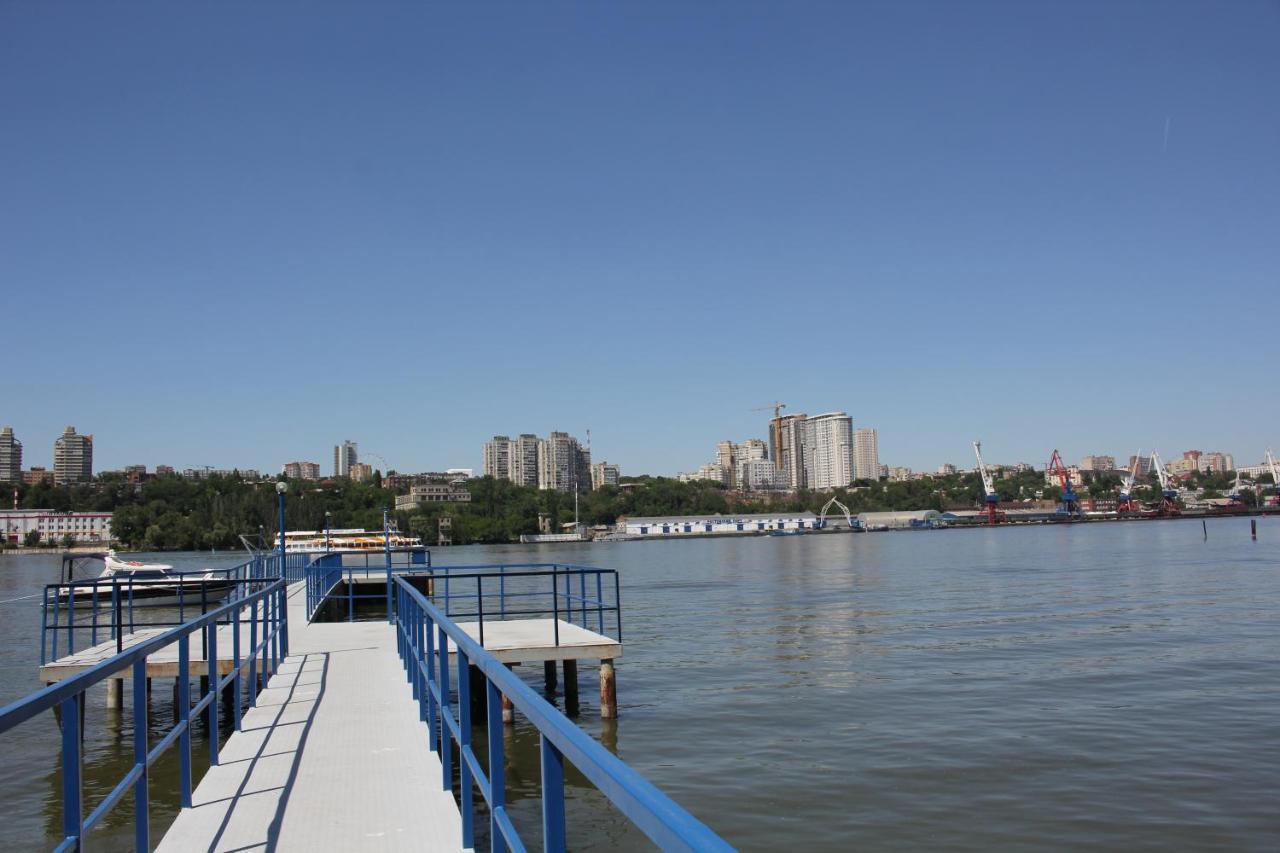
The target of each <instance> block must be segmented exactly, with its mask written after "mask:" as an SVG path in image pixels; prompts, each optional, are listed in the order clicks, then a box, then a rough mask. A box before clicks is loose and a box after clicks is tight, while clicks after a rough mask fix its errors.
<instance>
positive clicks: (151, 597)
mask: <svg viewBox="0 0 1280 853" xmlns="http://www.w3.org/2000/svg"><path fill="white" fill-rule="evenodd" d="M68 557H70V559H69V558H68ZM68 557H64V558H63V560H62V565H63V578H62V585H61V586H59V587H58V592H57V599H58V602H59V603H61V604H69V603H71V601H72V590H73V589H74V590H75V596H74V600H75V606H76V607H93V606H94V605H95V595H94V590H95V588H96V590H97V595H96V604H97V606H103V605H106V604H109V603H110V602H111V595H112V589H113V588H115V589H118V590H119V596H120V598H121V601H122V602H126V603H127V602H132V604H133V606H134V607H161V606H170V605H176V604H178V603H180V602H181V603H183V604H185V605H188V606H190V605H193V604H199V603H200V602H201V601H204V602H205V603H210V602H216V601H221V600H222V599H224V598H226V597H227V594H228V593H230V592H231V589H232V587H234V586H235V584H234V583H233V582H232V581H231V580H230V579H228V578H227V577H226V575H225V574H219V573H217V572H213V571H204V572H178V571H174V568H173V566H171V565H168V564H167V563H143V562H139V561H138V560H121V559H120V558H119V557H117V556H116V554H115V552H114V551H108V552H107V553H105V554H95V555H93V557H94V558H96V559H101V560H102V562H103V568H102V574H100V575H98V577H97V578H94V579H93V580H94V581H95V583H92V584H90V583H84V582H78V583H75V584H74V586H68V585H67V584H69V583H71V582H72V581H73V580H74V579H73V578H72V577H71V575H72V571H73V569H74V567H75V565H76V563H77V562H78V559H77V558H76V557H74V556H71V555H68Z"/></svg>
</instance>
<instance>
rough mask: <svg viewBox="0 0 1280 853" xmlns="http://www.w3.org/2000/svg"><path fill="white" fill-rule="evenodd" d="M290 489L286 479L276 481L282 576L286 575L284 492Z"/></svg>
mask: <svg viewBox="0 0 1280 853" xmlns="http://www.w3.org/2000/svg"><path fill="white" fill-rule="evenodd" d="M287 491H289V484H288V483H286V482H285V481H284V480H280V481H279V482H278V483H276V495H277V497H278V498H279V502H280V511H279V514H280V541H279V542H278V543H277V545H278V546H279V548H280V577H284V493H285V492H287Z"/></svg>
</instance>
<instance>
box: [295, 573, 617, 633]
mask: <svg viewBox="0 0 1280 853" xmlns="http://www.w3.org/2000/svg"><path fill="white" fill-rule="evenodd" d="M399 568H401V567H393V568H392V569H390V570H388V569H387V568H386V567H385V566H384V567H380V568H373V567H370V568H368V569H362V568H360V567H358V566H355V567H353V566H350V565H344V564H343V563H342V560H341V557H340V555H337V554H334V555H325V556H322V557H320V558H319V559H317V560H315V561H314V562H313V563H312V565H311V566H309V567H308V569H307V614H308V619H311V620H314V619H315V618H316V617H317V615H318V614H319V611H320V608H321V606H322V605H323V604H324V603H325V602H326V601H327V600H329V599H330V598H334V599H336V600H345V601H346V612H347V619H348V621H350V620H352V619H354V618H355V609H356V606H357V604H358V603H359V602H360V601H375V600H381V599H383V598H384V597H385V595H384V593H383V592H382V591H379V592H375V593H369V592H356V589H357V584H356V580H357V579H367V578H372V577H376V578H377V579H378V580H380V581H385V583H386V584H388V585H389V584H390V581H391V578H392V577H393V576H396V577H407V578H411V579H414V580H418V579H421V578H429V579H430V583H429V585H428V589H429V592H427V593H426V595H427V598H428V599H430V600H431V602H432V603H433V604H436V605H437V606H442V607H443V609H444V614H445V615H446V616H449V617H451V618H454V619H460V618H471V619H476V620H477V621H478V623H479V632H480V643H481V644H482V645H483V644H484V626H485V621H486V620H488V621H490V622H492V621H493V620H495V619H500V620H505V619H521V618H531V617H538V616H543V617H546V616H549V617H551V619H552V634H553V637H554V641H555V645H557V646H558V645H560V623H561V621H564V622H568V623H570V624H576V625H580V626H582V627H583V628H587V629H589V630H592V631H596V632H598V633H600V634H612V636H614V638H616V639H617V640H619V641H621V640H622V593H621V588H620V584H619V580H618V572H617V571H616V570H615V569H602V568H597V567H595V566H580V565H566V564H559V563H488V564H476V565H458V566H432V567H429V568H421V567H414V566H409V567H408V570H407V571H398V570H397V569H399ZM340 584H341V585H343V586H344V587H345V589H344V590H343V591H342V592H341V593H339V594H337V595H334V591H335V589H337V587H338V586H339V585H340ZM387 604H388V610H390V609H391V605H392V604H393V602H391V601H390V600H388V601H387Z"/></svg>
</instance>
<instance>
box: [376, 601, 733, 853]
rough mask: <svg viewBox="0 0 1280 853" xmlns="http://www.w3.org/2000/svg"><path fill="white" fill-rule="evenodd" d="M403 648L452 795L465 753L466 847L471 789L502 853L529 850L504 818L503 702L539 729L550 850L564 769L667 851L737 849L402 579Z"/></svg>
mask: <svg viewBox="0 0 1280 853" xmlns="http://www.w3.org/2000/svg"><path fill="white" fill-rule="evenodd" d="M395 582H396V590H397V599H398V604H399V605H400V606H399V607H398V608H397V616H396V621H397V640H398V642H397V645H398V647H399V651H400V655H401V658H402V660H403V662H404V666H405V670H406V673H407V675H408V677H409V681H410V683H411V684H412V685H413V695H414V698H415V699H417V700H418V702H419V704H420V716H421V717H422V718H423V719H425V720H426V721H427V728H428V736H427V739H428V744H429V746H430V747H431V749H432V751H433V752H436V753H437V754H438V755H439V756H440V762H441V769H442V777H441V779H442V787H443V788H444V789H445V790H450V791H452V788H453V770H452V747H451V746H450V745H449V741H448V740H447V739H446V738H448V739H452V741H453V742H454V743H456V744H457V745H458V755H459V768H458V769H459V776H460V781H461V788H462V791H461V795H462V832H463V838H462V845H463V847H468V848H469V847H473V846H474V842H475V839H474V818H475V815H474V813H473V809H472V796H473V795H472V790H471V788H472V785H473V783H474V785H475V787H476V788H478V789H479V790H480V794H481V796H482V797H483V798H484V800H485V802H486V803H487V804H488V806H489V814H490V832H491V838H492V844H493V848H494V849H495V850H505V849H507V848H508V847H510V848H511V849H516V850H522V849H524V844H523V842H522V841H521V840H520V838H519V835H518V833H517V832H516V830H515V826H514V825H513V824H512V823H511V820H510V817H509V815H508V813H507V810H506V793H505V769H504V763H503V762H504V757H503V753H504V744H503V740H504V739H503V735H502V731H503V730H502V726H503V722H502V707H501V705H502V702H501V699H502V697H504V696H505V697H506V699H508V700H509V701H510V703H511V704H512V705H513V706H514V707H515V708H516V709H518V710H519V711H520V712H521V713H522V714H524V716H525V718H526V719H527V720H528V721H529V722H530V723H531V724H532V725H533V726H534V727H535V728H536V729H537V730H538V734H539V739H540V742H541V751H540V754H541V758H542V826H543V846H544V848H545V849H547V850H563V849H565V811H564V761H565V759H568V761H569V762H570V763H571V764H572V765H573V766H574V767H576V768H577V769H578V771H579V772H581V773H582V775H583V776H585V777H586V778H587V779H588V780H589V781H590V782H591V783H592V784H593V785H595V786H596V788H597V789H598V790H599V791H600V792H601V793H602V794H604V795H605V797H607V798H608V799H609V800H610V801H611V802H612V803H613V804H614V806H615V807H617V809H618V810H619V811H620V812H622V814H623V815H624V816H625V817H626V818H627V819H628V820H630V821H631V822H632V823H634V824H635V825H636V826H637V827H639V829H640V830H641V831H642V832H644V833H645V835H647V836H648V837H649V838H650V839H651V840H652V841H653V842H654V843H656V844H657V845H658V846H659V847H661V848H662V849H664V850H731V849H732V848H731V847H730V846H729V845H728V844H727V843H726V842H725V841H724V840H723V839H722V838H720V836H718V835H716V834H715V833H714V832H713V831H712V830H711V829H710V828H709V827H707V826H706V824H704V823H702V822H701V821H699V820H698V819H697V818H695V817H694V816H693V815H692V814H690V813H689V812H688V811H686V810H685V809H684V808H682V807H681V806H680V805H679V804H678V803H676V802H675V801H674V800H672V799H671V798H670V797H668V796H667V795H666V794H664V793H663V792H662V791H661V790H659V789H658V788H657V787H656V786H655V785H654V784H653V783H652V782H650V781H649V780H647V779H645V778H644V777H643V776H642V775H640V774H639V773H638V772H636V771H635V770H633V769H632V768H631V767H629V766H627V765H626V764H625V763H624V762H623V761H622V760H621V759H619V758H618V757H617V756H615V755H613V754H612V753H611V752H609V751H608V750H606V749H605V748H604V747H603V746H601V745H600V744H599V743H598V742H597V741H595V740H594V739H592V738H591V737H590V736H589V735H588V734H587V733H586V732H584V731H583V730H582V729H580V728H578V726H576V725H575V724H574V723H573V722H571V721H570V720H569V719H568V718H567V717H565V716H564V715H563V714H561V713H560V712H559V711H558V710H557V709H556V708H555V707H553V706H552V705H551V704H550V703H549V702H547V700H546V699H543V698H542V697H541V696H539V695H538V694H537V693H536V692H535V691H534V690H533V688H531V687H529V686H528V685H527V684H525V683H524V682H523V681H522V680H521V679H520V678H519V677H518V676H516V675H515V674H514V673H513V672H512V671H511V670H509V669H508V668H507V666H506V665H505V664H503V663H502V662H500V661H499V660H498V659H497V658H496V657H494V656H493V655H492V654H490V653H489V652H488V651H487V650H486V649H485V648H484V647H483V646H482V645H480V643H478V642H476V641H475V640H473V639H472V638H471V637H470V636H469V635H468V634H467V633H466V632H465V631H463V630H462V629H461V628H460V627H458V625H457V623H455V622H453V621H452V620H451V619H449V618H448V617H447V616H446V615H445V614H444V613H442V612H441V611H440V610H439V609H438V608H437V607H436V606H435V605H433V604H432V603H431V602H430V601H428V600H427V598H426V596H424V595H423V594H422V593H421V592H419V591H418V590H416V589H414V588H413V586H412V585H411V584H409V583H408V581H407V580H406V579H405V578H402V577H397V578H396V579H395ZM450 644H452V645H453V647H454V651H455V653H456V656H457V657H456V678H457V685H456V687H457V697H458V698H457V703H458V715H457V717H455V716H454V714H453V710H452V705H451V698H450V681H451V676H450V665H449V645H450ZM471 666H474V667H475V668H476V669H477V670H478V671H479V672H480V673H481V674H482V675H483V676H484V678H485V682H486V694H487V700H488V702H487V717H488V719H487V731H488V753H489V761H488V765H489V766H488V772H487V774H486V771H485V768H484V767H482V766H481V763H480V761H479V759H478V758H477V756H476V754H475V752H474V751H473V750H472V747H471V712H470V689H471V688H470V677H469V667H471Z"/></svg>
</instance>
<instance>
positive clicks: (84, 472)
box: [53, 426, 93, 486]
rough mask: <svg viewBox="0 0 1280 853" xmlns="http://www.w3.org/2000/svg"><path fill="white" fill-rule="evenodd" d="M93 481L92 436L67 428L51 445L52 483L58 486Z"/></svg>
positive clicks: (73, 428) (70, 427)
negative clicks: (79, 433) (78, 433)
mask: <svg viewBox="0 0 1280 853" xmlns="http://www.w3.org/2000/svg"><path fill="white" fill-rule="evenodd" d="M92 479H93V436H91V435H77V434H76V428H75V427H72V426H69V427H67V428H66V429H65V430H63V431H62V435H61V436H60V437H59V438H58V440H57V441H55V442H54V443H53V482H54V483H56V484H57V485H59V486H62V485H66V484H68V483H82V482H86V481H88V480H92Z"/></svg>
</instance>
